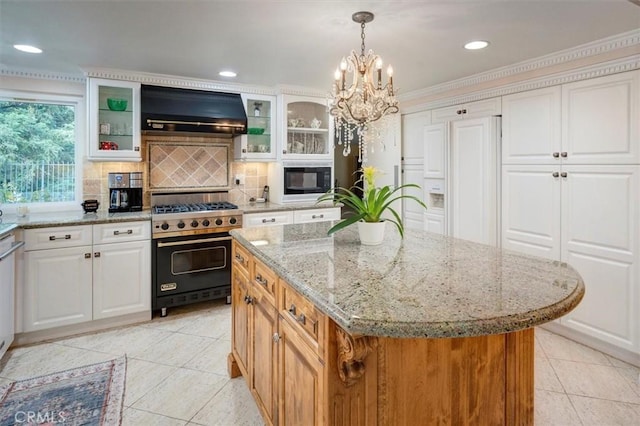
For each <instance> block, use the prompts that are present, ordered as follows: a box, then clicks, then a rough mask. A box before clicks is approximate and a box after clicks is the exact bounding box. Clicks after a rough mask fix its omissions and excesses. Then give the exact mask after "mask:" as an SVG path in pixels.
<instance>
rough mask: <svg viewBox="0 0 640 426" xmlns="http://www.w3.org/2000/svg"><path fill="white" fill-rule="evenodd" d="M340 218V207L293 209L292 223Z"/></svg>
mask: <svg viewBox="0 0 640 426" xmlns="http://www.w3.org/2000/svg"><path fill="white" fill-rule="evenodd" d="M330 220H340V207H331V208H327V209H309V210H295V211H294V212H293V223H313V222H326V221H330Z"/></svg>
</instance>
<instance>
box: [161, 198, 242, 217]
mask: <svg viewBox="0 0 640 426" xmlns="http://www.w3.org/2000/svg"><path fill="white" fill-rule="evenodd" d="M237 208H238V206H236V205H235V204H232V203H229V202H227V201H216V202H212V203H176V204H164V205H157V206H153V208H152V210H151V212H152V213H153V214H167V213H188V212H205V211H214V210H215V211H218V210H235V209H237Z"/></svg>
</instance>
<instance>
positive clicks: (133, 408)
mask: <svg viewBox="0 0 640 426" xmlns="http://www.w3.org/2000/svg"><path fill="white" fill-rule="evenodd" d="M126 409H127V410H128V409H131V410H136V411H142V412H145V413H149V414H155V415H156V416H161V417H166V418H168V419H171V420H178V421H180V422H186V423H185V425H186V424H187V423H189V420H185V419H180V418H178V417H171V416H165V415H164V414H160V413H156V412H155V411H149V410H143V409H141V408H135V407H131V406H128V407H126ZM125 411H126V410H125ZM123 414H124V413H123Z"/></svg>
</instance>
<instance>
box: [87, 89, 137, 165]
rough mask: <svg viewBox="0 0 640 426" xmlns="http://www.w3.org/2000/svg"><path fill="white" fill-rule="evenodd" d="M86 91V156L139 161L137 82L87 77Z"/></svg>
mask: <svg viewBox="0 0 640 426" xmlns="http://www.w3.org/2000/svg"><path fill="white" fill-rule="evenodd" d="M87 92H88V93H87V111H88V113H87V115H88V123H89V126H88V134H89V138H88V140H89V149H88V150H87V158H88V159H89V160H94V161H140V160H141V159H142V156H141V152H140V83H134V82H129V81H118V80H105V79H99V78H89V79H87Z"/></svg>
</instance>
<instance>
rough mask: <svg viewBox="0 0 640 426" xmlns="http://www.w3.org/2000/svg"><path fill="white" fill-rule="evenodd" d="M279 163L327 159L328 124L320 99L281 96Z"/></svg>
mask: <svg viewBox="0 0 640 426" xmlns="http://www.w3.org/2000/svg"><path fill="white" fill-rule="evenodd" d="M283 110H284V114H283V117H284V119H286V123H285V126H284V128H285V130H286V131H285V132H283V133H284V137H283V138H282V139H283V140H282V159H296V160H302V159H330V158H332V156H333V143H332V141H331V137H330V135H331V134H332V132H331V128H332V126H331V120H330V119H329V112H328V111H327V102H326V99H323V98H307V97H300V96H290V95H283Z"/></svg>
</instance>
